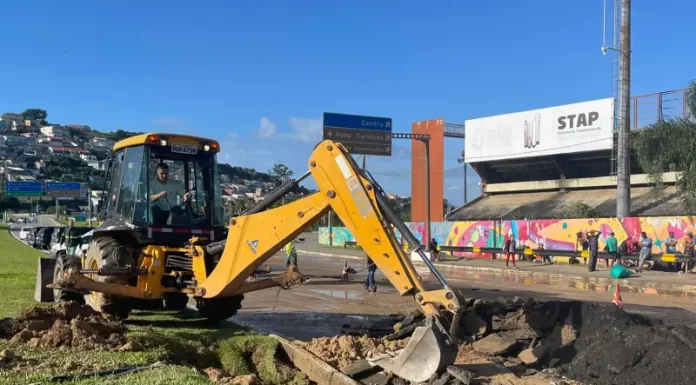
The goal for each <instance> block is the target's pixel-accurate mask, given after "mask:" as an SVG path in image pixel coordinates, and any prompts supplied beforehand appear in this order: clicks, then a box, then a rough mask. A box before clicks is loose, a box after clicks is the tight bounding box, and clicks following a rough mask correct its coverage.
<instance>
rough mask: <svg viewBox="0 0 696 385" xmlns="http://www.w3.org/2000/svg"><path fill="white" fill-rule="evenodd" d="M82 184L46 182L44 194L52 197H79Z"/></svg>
mask: <svg viewBox="0 0 696 385" xmlns="http://www.w3.org/2000/svg"><path fill="white" fill-rule="evenodd" d="M81 190H82V184H81V183H79V182H47V183H46V195H48V196H52V197H65V198H68V197H79V196H80V191H81Z"/></svg>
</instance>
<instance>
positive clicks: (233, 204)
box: [227, 195, 255, 217]
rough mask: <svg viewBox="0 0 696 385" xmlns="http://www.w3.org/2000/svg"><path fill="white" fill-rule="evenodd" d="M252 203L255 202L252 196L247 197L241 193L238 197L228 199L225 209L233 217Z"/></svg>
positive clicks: (251, 205) (252, 204)
mask: <svg viewBox="0 0 696 385" xmlns="http://www.w3.org/2000/svg"><path fill="white" fill-rule="evenodd" d="M254 204H255V202H254V200H253V199H252V198H249V197H248V196H246V195H242V196H240V197H239V198H236V199H230V200H229V201H228V202H227V209H228V212H229V213H230V216H232V217H234V216H237V215H239V214H241V213H243V212H244V211H245V210H248V209H249V208H251V207H253V206H254Z"/></svg>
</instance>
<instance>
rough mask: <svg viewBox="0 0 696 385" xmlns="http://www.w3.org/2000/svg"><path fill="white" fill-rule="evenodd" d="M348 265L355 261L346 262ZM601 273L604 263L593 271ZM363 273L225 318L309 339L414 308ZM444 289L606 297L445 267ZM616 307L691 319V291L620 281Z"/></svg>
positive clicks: (586, 287) (309, 261) (305, 266)
mask: <svg viewBox="0 0 696 385" xmlns="http://www.w3.org/2000/svg"><path fill="white" fill-rule="evenodd" d="M283 260H284V257H282V256H280V255H277V256H274V257H273V258H271V259H270V260H269V262H268V263H269V265H270V266H271V268H272V269H273V271H274V272H278V271H281V270H283V269H284V265H283ZM343 263H344V261H343V260H339V259H332V258H326V257H312V256H305V257H301V258H300V260H299V265H300V266H299V267H300V271H302V273H303V274H306V275H310V276H311V275H319V276H328V275H334V276H338V275H340V273H341V271H342V270H343ZM348 264H349V265H352V266H353V267H354V268H355V269H356V270H359V269H360V268H362V266H361V263H360V261H354V260H353V261H348ZM417 270H418V272H419V274H421V276H422V278H423V281H424V282H426V285H427V286H431V287H434V286H435V282H436V281H435V279H434V277H432V276H431V275H430V274H429V273H427V270H426V268H425V267H422V268H421V267H418V268H417ZM600 274H607V275H608V271H607V270H603V271H600ZM364 277H365V275H364V274H358V275H353V276H351V281H350V282H342V281H340V280H338V279H326V278H323V279H312V280H311V281H310V282H309V283H307V284H305V285H302V286H300V287H296V288H293V289H292V290H289V291H285V290H282V291H280V292H279V291H278V289H267V290H264V291H259V292H254V293H248V294H246V299H245V300H244V303H243V307H242V310H241V312H240V313H239V314H238V315H236V316H235V317H233V318H232V320H233V321H235V322H239V323H243V324H246V325H249V326H253V327H255V328H257V329H259V330H262V331H265V332H269V333H276V334H281V335H284V336H287V337H291V338H297V339H301V340H309V339H311V338H314V337H321V336H333V335H338V334H341V333H345V332H353V331H355V330H364V328H365V327H366V326H367V325H369V324H370V323H372V322H375V321H379V320H381V319H384V317H385V316H387V315H390V314H404V313H407V312H409V311H411V310H414V309H416V308H417V305H416V303H415V301H414V300H413V299H412V298H411V297H401V296H399V295H398V293H397V291H396V290H395V289H394V288H393V287H392V286H391V284H390V283H389V282H388V281H386V280H384V278H383V276H381V275H378V276H377V279H378V282H377V284H378V290H377V293H367V292H366V291H365V289H364V287H363V280H364ZM445 277H446V279H447V280H448V283H449V284H450V286H451V287H452V289H455V290H458V291H459V292H460V293H461V294H462V295H463V296H465V297H467V298H471V297H474V298H482V299H486V300H498V299H500V298H501V297H515V296H519V297H521V298H523V299H526V298H529V297H532V298H534V299H537V300H578V301H587V302H598V303H610V302H611V300H612V298H613V291H612V290H613V288H612V287H610V286H608V285H595V284H591V283H583V282H582V281H577V280H561V279H553V278H541V279H528V278H525V277H522V276H519V275H517V274H515V273H514V272H512V271H511V272H500V273H490V272H472V271H466V270H460V271H456V272H454V273H453V272H445ZM622 297H623V298H622V300H623V303H624V309H626V310H627V311H629V312H636V313H641V314H645V315H649V316H652V317H656V318H659V319H661V320H663V321H664V322H666V323H687V324H694V323H695V322H696V314H694V311H696V303H694V300H693V297H694V295H693V293H690V292H679V291H663V290H659V291H658V290H655V289H650V288H640V287H631V286H627V287H624V286H622Z"/></svg>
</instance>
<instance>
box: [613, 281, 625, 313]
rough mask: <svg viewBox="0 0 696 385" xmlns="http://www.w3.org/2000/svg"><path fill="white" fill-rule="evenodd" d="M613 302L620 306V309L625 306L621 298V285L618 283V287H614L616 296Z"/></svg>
mask: <svg viewBox="0 0 696 385" xmlns="http://www.w3.org/2000/svg"><path fill="white" fill-rule="evenodd" d="M611 302H612V303H613V304H614V305H616V306H618V307H619V309H621V308H623V301H622V300H621V286H619V285H616V288H615V289H614V298H613V299H612V301H611Z"/></svg>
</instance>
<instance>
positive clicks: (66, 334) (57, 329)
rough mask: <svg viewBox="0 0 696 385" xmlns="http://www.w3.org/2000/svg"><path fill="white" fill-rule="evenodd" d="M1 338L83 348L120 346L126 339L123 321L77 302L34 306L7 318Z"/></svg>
mask: <svg viewBox="0 0 696 385" xmlns="http://www.w3.org/2000/svg"><path fill="white" fill-rule="evenodd" d="M0 338H3V339H9V340H10V343H11V344H27V345H29V346H32V347H53V348H58V347H63V346H66V347H71V348H77V349H83V350H92V349H117V348H118V347H120V346H122V345H123V344H125V343H126V342H127V341H126V328H125V327H124V326H123V325H122V324H120V323H117V322H113V321H110V320H108V319H107V318H105V317H103V316H102V315H101V314H100V313H97V312H95V311H94V310H92V308H91V307H89V306H83V305H80V304H78V303H74V302H64V303H59V304H56V305H54V306H52V307H35V308H32V309H29V310H27V311H25V312H24V313H23V314H22V315H20V316H19V317H17V318H16V319H9V320H8V319H4V320H3V321H2V322H1V325H0Z"/></svg>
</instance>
